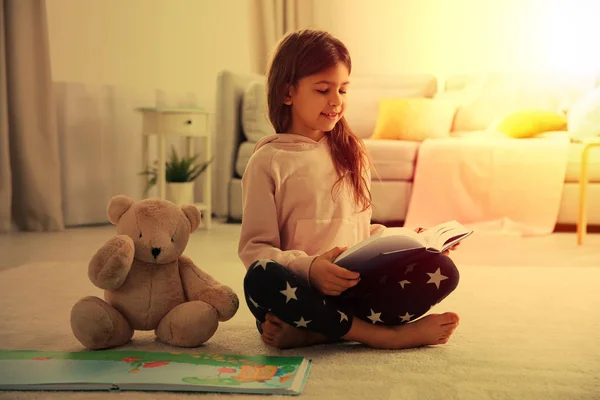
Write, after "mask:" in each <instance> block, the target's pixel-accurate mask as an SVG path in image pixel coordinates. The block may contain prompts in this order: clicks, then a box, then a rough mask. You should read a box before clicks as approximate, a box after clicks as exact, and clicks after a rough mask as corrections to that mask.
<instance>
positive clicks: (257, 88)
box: [242, 81, 275, 143]
mask: <svg viewBox="0 0 600 400" xmlns="http://www.w3.org/2000/svg"><path fill="white" fill-rule="evenodd" d="M242 128H243V130H244V135H245V136H246V139H248V140H249V141H250V142H253V143H256V142H258V141H259V140H260V139H262V138H263V137H265V136H268V135H272V134H274V133H275V129H274V128H273V125H271V122H270V121H269V118H268V109H267V95H266V88H265V82H264V81H254V82H252V83H250V84H249V85H248V86H247V87H246V90H245V92H244V97H243V99H242Z"/></svg>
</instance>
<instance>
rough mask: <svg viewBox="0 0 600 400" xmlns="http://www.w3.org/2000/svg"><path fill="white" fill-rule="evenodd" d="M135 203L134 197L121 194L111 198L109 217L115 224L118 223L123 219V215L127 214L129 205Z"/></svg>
mask: <svg viewBox="0 0 600 400" xmlns="http://www.w3.org/2000/svg"><path fill="white" fill-rule="evenodd" d="M132 204H133V199H131V198H129V197H127V196H125V195H123V194H119V195H117V196H114V197H113V198H112V199H110V202H109V203H108V219H109V220H110V222H111V223H112V224H113V225H116V224H117V222H119V219H121V216H122V215H123V214H125V212H126V211H127V210H129V207H131V205H132Z"/></svg>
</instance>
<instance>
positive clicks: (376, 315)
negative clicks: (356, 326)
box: [367, 309, 383, 324]
mask: <svg viewBox="0 0 600 400" xmlns="http://www.w3.org/2000/svg"><path fill="white" fill-rule="evenodd" d="M380 316H381V313H380V312H379V313H376V312H375V311H373V309H371V315H369V316H368V317H367V318H369V319H370V320H371V321H373V324H374V323H375V322H383V321H382V320H381V318H379V317H380Z"/></svg>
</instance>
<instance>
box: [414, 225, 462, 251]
mask: <svg viewBox="0 0 600 400" xmlns="http://www.w3.org/2000/svg"><path fill="white" fill-rule="evenodd" d="M472 233H473V231H472V230H470V229H467V228H466V227H465V226H464V225H462V224H461V223H459V222H458V221H448V222H444V223H443V224H439V225H436V226H434V227H432V228H429V229H427V230H426V231H425V232H423V233H421V234H420V235H422V236H423V239H424V241H425V243H426V245H427V247H428V248H429V249H433V250H435V251H439V252H440V253H442V252H444V251H446V250H447V249H449V248H450V247H452V246H453V245H455V244H456V243H458V242H460V241H461V240H463V239H464V238H466V237H467V236H469V235H471V234H472Z"/></svg>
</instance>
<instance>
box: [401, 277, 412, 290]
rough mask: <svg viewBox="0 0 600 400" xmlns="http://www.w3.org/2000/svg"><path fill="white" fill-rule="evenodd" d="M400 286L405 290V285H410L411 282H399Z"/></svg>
mask: <svg viewBox="0 0 600 400" xmlns="http://www.w3.org/2000/svg"><path fill="white" fill-rule="evenodd" d="M398 283H399V284H400V286H402V289H404V285H406V284H407V283H410V281H407V280H406V279H405V280H403V281H400V282H398Z"/></svg>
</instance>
